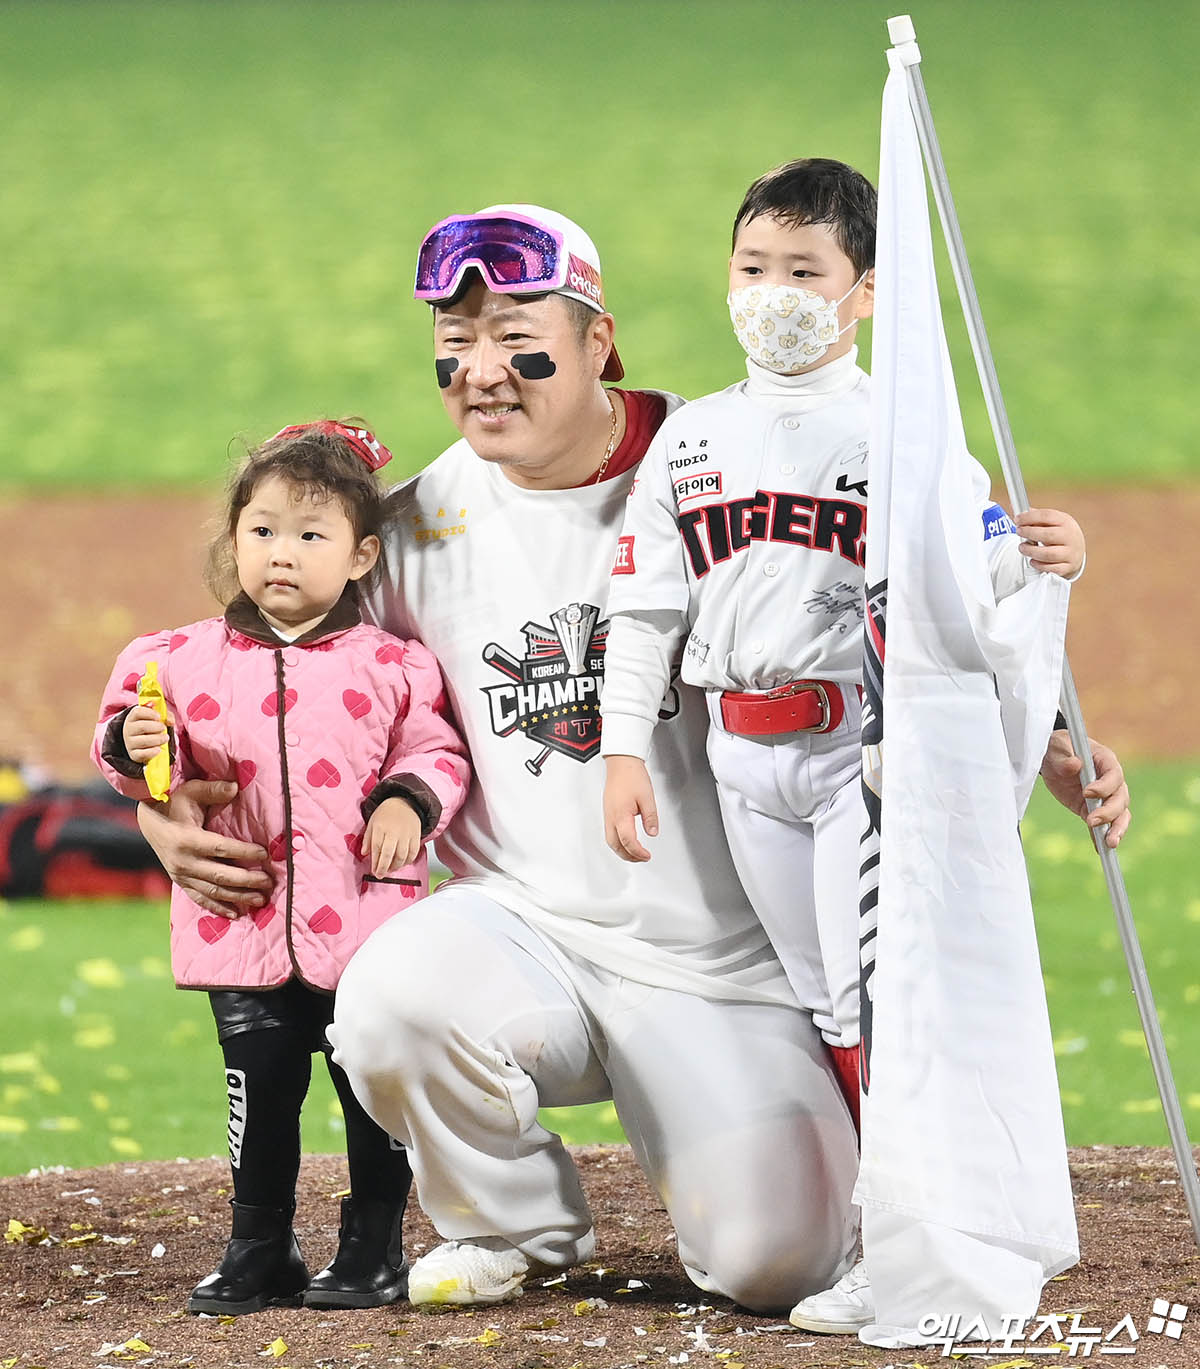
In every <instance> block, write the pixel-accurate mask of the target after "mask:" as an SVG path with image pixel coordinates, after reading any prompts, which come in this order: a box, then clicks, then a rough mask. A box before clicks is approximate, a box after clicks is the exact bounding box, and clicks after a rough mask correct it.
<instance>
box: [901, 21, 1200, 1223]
mask: <svg viewBox="0 0 1200 1369" xmlns="http://www.w3.org/2000/svg"><path fill="white" fill-rule="evenodd" d="M888 37H889V38H890V39H891V42H892V46H893V48H894V50H895V52H896V55H897V57H898V58H899V60H900V62H901V63H902V64H903V66H904V74H905V78H906V80H907V82H908V101H909V104H910V106H911V107H912V111H913V116H914V118H915V119H916V123H917V134H918V137H919V138H920V142H921V151H922V153H923V155H924V158H925V167H926V170H927V171H928V173H929V181H930V184H931V186H932V188H933V198H934V203H935V204H936V205H937V211H938V217H939V218H940V219H941V222H942V232H943V234H944V235H945V238H946V247H947V249H948V251H949V253H950V265H951V267H952V269H953V271H954V281H955V284H956V285H957V286H958V296H959V300H960V302H961V304H962V309H963V314H964V316H965V318H966V324H967V334H968V336H969V337H970V339H971V351H972V352H973V353H974V355H975V367H976V370H977V371H978V372H979V381H980V384H981V385H982V387H983V398H984V402H985V404H986V405H987V411H988V418H989V419H990V420H991V425H992V434H993V436H994V438H995V441H996V450H997V451H998V452H999V454H1000V465H1001V468H1002V469H1003V471H1004V483H1005V485H1006V486H1007V488H1008V497H1009V500H1010V501H1011V503H1012V506H1013V512H1014V513H1024V512H1025V510H1027V509H1028V508H1029V497H1028V495H1027V494H1026V492H1025V480H1024V478H1023V476H1022V475H1021V465H1020V462H1019V461H1018V459H1017V449H1016V444H1015V443H1014V441H1013V435H1012V428H1011V426H1010V425H1009V421H1008V411H1007V410H1006V409H1005V407H1004V397H1003V395H1002V394H1001V393H1000V380H999V377H998V376H997V375H996V366H995V363H994V361H993V360H992V349H991V347H990V345H989V343H988V337H987V330H986V329H985V328H984V324H983V313H982V311H981V310H980V308H979V297H978V296H977V295H976V293H975V282H974V280H973V278H972V276H971V266H970V263H969V262H968V261H967V249H966V246H965V244H964V243H963V236H962V229H961V228H960V227H959V223H958V214H957V212H956V211H955V208H954V197H953V196H952V195H951V193H950V182H949V180H948V178H947V176H946V164H945V162H944V161H943V160H942V149H941V145H940V144H939V142H938V136H937V130H936V129H935V128H934V125H933V114H932V112H931V111H930V108H929V98H928V96H927V95H926V94H925V82H924V81H923V80H922V78H921V50H920V48H919V47H918V46H917V35H916V30H915V29H914V28H913V22H912V19H911V18H910V17H909V16H908V15H907V14H901V15H897V16H895V17H894V18H892V19H889V20H888ZM1059 698H1060V706H1061V708H1062V712H1063V716H1064V717H1065V718H1066V720H1067V731H1068V732H1069V734H1070V737H1071V745H1072V746H1073V747H1074V748H1075V754H1076V755H1077V756H1078V757H1079V758H1080V760H1081V761H1082V762H1083V772H1082V775H1081V776H1080V784H1081V786H1082V785H1088V784H1090V783H1091V782H1092V781H1093V780H1094V779H1095V778H1096V770H1095V767H1094V765H1093V763H1092V748H1091V746H1090V745H1089V744H1088V735H1087V728H1086V727H1085V726H1084V722H1083V710H1082V709H1081V708H1080V706H1079V695H1078V693H1077V692H1076V689H1075V679H1074V677H1073V676H1072V674H1071V667H1070V665H1069V664H1068V662H1067V661H1066V659H1065V658H1064V660H1063V678H1062V690H1061V693H1060V696H1059ZM1099 802H1100V801H1099V799H1089V800H1088V803H1087V806H1088V809H1089V810H1091V809H1094V808H1096V807H1097V806H1098V804H1099ZM1107 832H1108V828H1107V826H1101V827H1098V828H1094V829H1092V840H1093V842H1094V843H1095V846H1096V850H1097V852H1098V853H1099V856H1100V865H1101V868H1102V869H1103V871H1104V880H1105V883H1106V884H1107V885H1108V896H1109V899H1110V900H1111V902H1112V908H1113V914H1114V916H1115V917H1116V921H1117V932H1118V934H1119V936H1120V938H1121V949H1122V950H1123V951H1124V953H1125V964H1126V966H1127V967H1128V970H1129V979H1130V983H1131V984H1132V985H1133V996H1134V998H1135V999H1136V1000H1137V1008H1138V1015H1139V1016H1140V1018H1141V1021H1142V1031H1143V1033H1144V1034H1145V1037H1146V1046H1147V1048H1148V1049H1149V1052H1150V1063H1151V1065H1152V1066H1153V1068H1154V1078H1155V1081H1156V1082H1157V1084H1158V1096H1159V1099H1160V1101H1161V1103H1162V1110H1163V1116H1164V1118H1165V1119H1166V1123H1167V1132H1168V1133H1169V1135H1170V1138H1171V1148H1172V1150H1173V1151H1174V1152H1175V1164H1176V1166H1177V1167H1178V1170H1179V1179H1180V1183H1181V1184H1182V1186H1183V1192H1184V1196H1185V1198H1186V1199H1187V1206H1188V1213H1189V1215H1190V1216H1191V1219H1192V1234H1193V1236H1194V1237H1195V1240H1196V1244H1197V1246H1200V1180H1198V1179H1197V1176H1196V1164H1195V1160H1194V1158H1193V1156H1192V1147H1191V1142H1190V1141H1189V1139H1188V1134H1187V1126H1186V1124H1185V1122H1184V1120H1183V1109H1182V1108H1181V1107H1180V1105H1179V1094H1178V1091H1177V1090H1176V1088H1175V1079H1174V1076H1173V1075H1172V1073H1171V1064H1170V1061H1169V1060H1168V1059H1167V1047H1166V1043H1165V1042H1164V1041H1163V1034H1162V1027H1161V1025H1160V1024H1159V1020H1158V1013H1157V1011H1156V1010H1155V1007H1154V994H1153V992H1152V990H1151V988H1150V980H1149V977H1148V976H1147V974H1146V962H1145V959H1144V957H1143V955H1142V947H1141V943H1140V942H1139V940H1138V934H1137V928H1136V927H1135V925H1134V921H1133V912H1132V910H1131V909H1130V906H1129V894H1128V892H1127V891H1126V888H1125V877H1124V875H1123V874H1122V873H1121V866H1120V862H1119V861H1118V859H1117V853H1116V851H1114V850H1113V849H1112V848H1111V847H1109V846H1106V845H1105V843H1104V837H1105V835H1106V834H1107Z"/></svg>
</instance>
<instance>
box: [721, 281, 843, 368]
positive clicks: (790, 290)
mask: <svg viewBox="0 0 1200 1369" xmlns="http://www.w3.org/2000/svg"><path fill="white" fill-rule="evenodd" d="M866 274H867V273H866V272H865V271H864V272H863V273H862V275H861V276H859V278H858V280H856V281H855V282H854V284H853V285H852V286H851V287H850V289H849V290H847V291H846V293H845V294H844V295H843V296H842V298H841V299H835V300H828V299H826V298H825V296H824V295H818V294H817V292H816V291H815V290H805V289H803V288H801V287H799V286H795V285H743V286H739V288H738V289H736V290H731V291H730V292H729V299H728V303H729V317H730V318H731V319H732V320H733V331H734V332H735V333H736V334H737V340H738V342H740V343H741V345H742V350H743V351H744V352H745V353H746V355H747V356H748V357H749V358H750V360H751V361H753V362H755V363H757V364H758V365H759V366H762V367H763V368H764V369H766V370H768V371H774V372H775V373H776V374H777V375H785V374H787V372H789V371H798V370H800V369H801V368H802V367H805V366H811V365H812V364H813V362H815V361H820V359H821V358H822V357H823V356H824V355H825V353H826V352H827V351H828V350H829V349H830V347H832V346H833V344H834V343H835V342H836V341H837V340H838V338H840V337H841V335H842V334H843V333H845V332H848V331H849V330H850V329H851V328H853V327H854V325H855V324H856V323H857V322H858V320H857V319H851V320H850V322H849V323H848V324H847V325H846V327H845V328H839V327H838V312H837V311H838V305H839V304H841V303H842V300H846V299H849V298H850V296H851V295H852V294H853V293H854V292H855V290H857V289H858V287H859V285H861V284H862V281H863V279H864V277H865V276H866Z"/></svg>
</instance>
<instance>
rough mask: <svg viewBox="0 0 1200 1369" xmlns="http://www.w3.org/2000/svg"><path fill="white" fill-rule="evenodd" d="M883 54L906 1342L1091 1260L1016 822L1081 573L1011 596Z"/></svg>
mask: <svg viewBox="0 0 1200 1369" xmlns="http://www.w3.org/2000/svg"><path fill="white" fill-rule="evenodd" d="M889 60H890V61H892V64H893V69H892V71H891V74H890V75H889V78H888V82H887V86H886V88H885V91H884V101H883V133H882V147H881V155H880V176H879V182H880V184H879V190H880V203H879V244H878V252H877V257H876V283H875V299H876V304H875V321H874V331H873V338H874V340H873V347H872V368H871V369H872V419H871V486H870V510H869V515H868V527H869V528H870V535H869V537H868V562H867V585H868V592H869V594H872V595H873V596H874V600H873V607H872V612H873V614H875V615H877V616H878V615H881V613H882V605H883V604H885V603H886V655H885V656H884V659H883V672H882V709H881V714H882V746H881V748H880V749H871V750H870V751H869V753H867V752H866V751H865V754H864V770H865V771H866V772H868V773H869V772H871V771H875V773H876V783H877V782H878V774H879V766H878V762H879V757H880V755H882V766H881V774H882V786H881V803H880V805H879V809H878V812H879V829H880V830H879V846H878V871H877V877H878V889H877V907H876V908H875V910H874V913H873V914H872V915H871V916H870V917H869V916H864V929H865V931H866V932H867V933H868V935H869V932H870V922H871V917H873V916H875V915H877V919H878V925H877V930H876V932H875V941H874V970H873V974H872V975H871V978H870V981H869V985H870V990H871V992H870V997H871V1000H872V1001H871V1003H870V1004H869V1005H864V1006H865V1007H867V1006H869V1011H866V1012H864V1027H865V1028H867V1029H869V1037H870V1056H869V1059H868V1060H867V1061H866V1062H865V1063H864V1073H866V1074H867V1075H868V1077H869V1089H868V1092H867V1095H866V1098H865V1100H864V1108H863V1137H862V1142H863V1154H862V1167H861V1171H860V1175H859V1180H858V1187H857V1190H856V1198H857V1201H858V1202H859V1203H861V1205H862V1212H863V1251H864V1256H865V1259H866V1263H867V1272H868V1275H869V1277H870V1280H871V1285H872V1288H873V1291H874V1296H875V1304H876V1321H877V1324H876V1325H875V1326H874V1327H869V1328H867V1330H866V1331H864V1333H863V1336H862V1338H863V1339H864V1340H866V1341H868V1342H870V1343H875V1344H884V1345H887V1344H892V1345H895V1344H903V1343H913V1342H916V1341H920V1340H928V1339H929V1338H930V1336H931V1335H945V1334H946V1330H947V1328H948V1327H957V1329H958V1331H959V1333H960V1334H959V1338H960V1339H964V1340H966V1339H986V1338H989V1337H991V1336H995V1335H996V1334H997V1333H1000V1332H1002V1331H1003V1330H1004V1329H1005V1319H1008V1325H1009V1326H1010V1327H1011V1326H1012V1325H1013V1323H1014V1321H1019V1320H1021V1319H1023V1318H1026V1317H1031V1316H1033V1315H1034V1314H1035V1312H1036V1310H1037V1305H1038V1299H1039V1297H1040V1294H1041V1289H1042V1284H1043V1282H1044V1281H1045V1280H1046V1279H1047V1278H1049V1277H1050V1276H1052V1275H1053V1274H1055V1273H1058V1272H1059V1271H1060V1270H1062V1269H1066V1268H1068V1267H1069V1266H1070V1265H1072V1264H1074V1263H1075V1262H1076V1260H1077V1259H1078V1258H1079V1253H1078V1238H1077V1235H1076V1229H1075V1216H1074V1209H1073V1205H1072V1201H1071V1186H1070V1179H1069V1175H1068V1171H1067V1157H1066V1143H1065V1139H1064V1135H1063V1125H1062V1112H1061V1108H1060V1104H1059V1097H1058V1084H1057V1079H1056V1076H1055V1068H1054V1055H1053V1049H1052V1045H1051V1037H1050V1026H1049V1020H1048V1017H1047V1013H1046V1000H1045V992H1044V988H1043V985H1042V979H1041V968H1040V963H1039V958H1038V949H1037V940H1036V935H1035V932H1034V925H1033V912H1032V907H1031V904H1030V897H1029V885H1028V880H1027V877H1026V872H1025V863H1024V858H1023V855H1022V852H1021V845H1020V839H1019V835H1018V831H1017V823H1018V821H1019V818H1020V816H1021V813H1022V812H1023V811H1024V807H1025V804H1026V802H1027V800H1028V797H1029V792H1030V790H1031V788H1032V786H1033V782H1034V780H1035V778H1036V775H1037V770H1038V766H1039V763H1040V760H1041V757H1042V754H1043V752H1044V750H1045V746H1046V742H1047V739H1048V736H1049V732H1050V729H1051V726H1052V723H1053V716H1054V710H1055V700H1056V699H1057V695H1058V689H1059V683H1060V680H1061V675H1062V654H1063V638H1064V633H1065V627H1066V609H1067V600H1068V597H1069V586H1068V585H1067V584H1066V582H1065V581H1063V580H1062V579H1061V578H1059V577H1057V576H1050V575H1039V576H1037V577H1036V578H1035V580H1034V581H1033V582H1032V583H1031V584H1029V585H1027V586H1026V587H1025V588H1023V589H1021V590H1020V591H1018V592H1017V593H1016V594H1014V595H1012V596H1011V597H1009V598H1007V599H1005V600H1004V601H1003V602H1002V603H1000V604H997V603H996V600H995V596H994V594H993V591H992V585H991V580H990V577H989V573H988V568H987V563H986V560H985V555H984V544H983V537H982V529H981V528H980V526H979V512H978V510H979V502H978V499H979V491H978V485H977V483H976V482H977V480H978V472H979V470H980V468H979V466H978V464H977V463H976V462H974V461H973V459H972V458H971V456H970V455H969V453H968V452H967V449H966V442H965V438H964V435H963V430H962V419H961V416H960V414H959V409H958V400H957V395H956V393H955V388H954V378H953V374H952V372H951V368H950V359H949V353H948V352H947V349H946V342H945V337H944V334H943V331H942V320H941V308H940V303H939V300H938V292H937V282H936V277H935V274H934V265H933V249H932V242H931V238H930V226H929V211H928V203H927V198H926V189H925V175H924V164H923V161H922V157H921V151H920V146H919V143H918V139H917V131H916V126H915V123H914V119H913V115H912V112H911V110H910V107H909V101H908V88H907V82H906V79H905V75H904V72H903V69H902V68H901V67H900V66H899V63H898V59H896V57H895V54H894V52H893V53H889ZM880 556H886V563H885V564H884V565H880V564H877V563H876V561H875V558H878V557H880ZM883 628H884V623H883V621H882V620H880V621H878V622H874V623H873V632H874V634H875V637H876V646H877V647H878V646H881V645H882V638H881V636H880V634H881V632H882V630H883ZM880 654H882V653H880ZM868 657H870V652H869V653H868ZM871 670H872V666H871V661H870V659H868V686H869V685H870V676H871ZM869 694H870V689H869V688H868V696H869ZM866 740H867V728H866V725H865V724H864V741H866ZM871 740H872V741H873V742H877V741H878V737H877V736H875V737H872V738H871ZM869 858H870V860H871V861H872V862H873V860H874V855H873V853H872V854H871V855H870V857H869ZM872 902H874V894H873V895H872ZM955 1317H957V1318H958V1321H957V1322H951V1320H950V1319H952V1318H955ZM980 1319H982V1320H980Z"/></svg>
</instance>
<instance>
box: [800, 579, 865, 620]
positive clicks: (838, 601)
mask: <svg viewBox="0 0 1200 1369" xmlns="http://www.w3.org/2000/svg"><path fill="white" fill-rule="evenodd" d="M804 609H805V612H806V613H819V614H821V615H822V616H823V617H825V618H831V619H833V622H832V623H830V625H829V626H830V627H836V628H837V630H838V632H845V631H846V630H847V629H848V628H849V627H850V626H851V624H850V623H849V622H848V621H847V619H846V615H847V614H848V613H853V614H854V617H855V619H856V620H857V622H856V623H855V624H854V626H857V625H858V623H861V622H862V620H863V597H862V587H861V586H855V585H852V584H851V583H850V582H849V581H848V580H839V581H838V582H837V584H835V585H828V586H826V588H825V589H819V590H817V592H816V594H813V595H810V596H809V597H808V598H807V599H806V600H805V601H804Z"/></svg>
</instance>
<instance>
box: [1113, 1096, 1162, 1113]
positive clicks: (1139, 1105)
mask: <svg viewBox="0 0 1200 1369" xmlns="http://www.w3.org/2000/svg"><path fill="white" fill-rule="evenodd" d="M1161 1108H1162V1104H1161V1103H1160V1102H1159V1101H1158V1099H1157V1098H1126V1099H1125V1101H1124V1102H1123V1103H1122V1104H1121V1111H1122V1112H1158V1111H1160V1110H1161Z"/></svg>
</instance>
